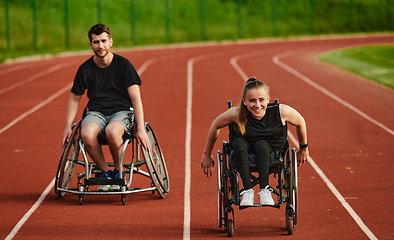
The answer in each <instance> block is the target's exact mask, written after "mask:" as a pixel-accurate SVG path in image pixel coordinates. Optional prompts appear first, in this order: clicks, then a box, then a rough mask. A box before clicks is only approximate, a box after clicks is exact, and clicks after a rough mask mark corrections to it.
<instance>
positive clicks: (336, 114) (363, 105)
mask: <svg viewBox="0 0 394 240" xmlns="http://www.w3.org/2000/svg"><path fill="white" fill-rule="evenodd" d="M393 41H394V36H393V35H385V36H365V37H347V38H342V39H341V38H327V39H317V38H315V39H308V40H288V41H272V42H271V41H266V42H251V43H239V44H213V45H204V46H194V47H191V46H186V47H175V48H170V47H164V48H162V49H141V50H131V51H124V52H119V53H120V54H122V55H124V56H125V57H127V58H128V59H129V60H130V61H131V62H132V63H133V64H134V65H135V67H136V69H140V68H141V66H147V68H146V69H145V70H144V69H140V71H143V70H144V71H143V73H142V75H141V78H142V81H143V85H142V87H141V91H142V97H143V102H144V108H145V120H146V121H147V122H149V123H150V124H151V125H152V126H153V129H154V131H155V133H156V135H157V137H158V139H159V142H160V145H161V147H162V150H163V152H164V155H165V159H166V162H167V168H168V172H169V176H170V181H171V190H170V192H169V194H168V196H167V198H166V199H160V198H159V196H158V195H157V194H156V195H152V194H150V193H139V194H132V195H128V202H127V204H126V205H125V206H123V205H122V204H121V201H120V197H119V196H101V197H100V196H86V197H85V200H86V202H85V204H84V205H83V206H80V205H79V202H78V197H77V196H76V195H72V194H66V196H65V198H63V199H62V200H58V199H57V196H56V195H55V194H54V192H53V189H51V190H50V192H49V194H48V195H47V196H46V198H45V200H44V201H43V202H42V203H41V205H39V207H38V208H37V209H36V210H35V211H34V212H33V214H32V215H31V216H30V217H28V216H26V217H28V218H27V221H26V222H24V224H23V225H22V224H20V225H17V224H18V222H19V221H20V220H21V219H22V217H23V216H24V215H25V214H26V213H27V212H28V211H29V209H31V208H32V206H33V205H34V204H35V203H36V201H37V200H38V199H39V197H40V195H41V194H42V193H43V192H44V190H45V189H46V188H47V186H48V185H49V184H50V183H51V181H52V179H53V178H54V176H55V173H56V168H57V165H58V162H59V157H60V153H61V144H60V142H61V134H62V132H63V127H64V121H65V114H66V105H67V101H68V98H69V95H70V93H69V89H70V87H67V86H69V84H70V83H71V82H72V80H73V77H74V74H75V72H76V70H77V67H78V66H79V65H80V64H81V63H82V62H83V61H84V60H85V59H87V58H88V57H89V56H90V53H89V54H87V55H78V56H68V57H57V58H51V59H44V60H39V61H29V62H20V63H14V64H4V65H1V66H0V78H1V81H0V106H1V112H2V114H1V117H0V128H1V130H0V146H1V148H0V159H1V163H2V168H1V172H0V173H1V185H0V192H1V194H0V207H1V209H2V214H1V217H0V226H1V227H0V238H6V237H7V236H8V235H9V234H10V233H11V231H12V230H13V229H14V227H15V226H21V228H20V229H19V231H17V232H16V234H15V236H14V239H85V238H86V239H115V238H118V239H125V238H140V239H181V238H183V237H184V233H183V232H184V205H185V201H184V199H185V197H184V192H185V158H186V159H187V158H188V152H185V151H186V150H185V139H186V124H187V119H186V117H187V97H188V93H187V80H188V68H187V66H188V60H190V59H192V58H194V57H198V56H204V57H203V58H197V59H194V63H193V65H190V66H192V67H193V68H189V72H190V70H191V69H192V70H193V74H192V75H189V80H193V82H192V87H193V89H192V94H193V95H192V98H191V100H192V105H191V106H192V109H190V110H191V114H192V115H191V116H192V120H191V126H192V128H191V152H190V159H191V175H190V176H191V189H190V208H191V211H190V238H191V239H198V238H204V239H207V238H221V237H224V236H225V233H223V231H222V230H221V229H219V228H218V221H217V177H216V175H217V174H215V176H214V178H211V179H208V178H206V176H204V174H203V173H202V170H201V168H200V157H201V154H202V150H203V147H204V144H205V139H206V134H207V132H208V128H209V126H210V123H211V121H212V120H213V119H214V118H215V117H216V116H217V115H218V114H219V113H221V112H223V111H224V110H226V108H227V106H226V101H227V100H232V101H233V102H234V103H235V105H237V104H238V102H239V100H240V92H241V88H242V85H243V83H244V79H243V77H242V76H241V75H240V74H242V72H243V73H244V74H246V75H247V76H256V77H257V78H258V79H260V80H263V81H265V82H266V83H267V84H268V85H269V86H270V88H271V94H270V95H271V99H274V98H278V99H279V100H280V102H281V103H286V104H289V105H291V106H293V107H294V108H296V109H297V110H299V111H300V112H301V113H302V114H303V116H304V117H305V119H306V120H307V126H308V140H309V144H310V155H311V157H312V159H313V160H314V162H315V163H316V164H317V165H318V167H320V169H321V170H322V171H323V173H324V174H325V176H326V177H327V178H328V179H329V180H330V181H331V183H332V184H333V186H335V188H336V189H337V190H338V191H339V193H340V194H341V196H343V197H344V199H345V200H346V202H345V203H344V204H345V205H346V203H347V204H349V205H350V207H351V208H352V209H353V210H354V212H355V213H356V214H357V215H358V217H359V218H360V219H361V221H362V222H363V223H364V224H365V226H366V228H367V230H366V231H368V229H369V230H370V231H371V232H372V233H373V235H374V236H376V238H378V239H389V238H394V220H393V216H394V210H393V208H392V206H391V205H392V203H393V199H394V191H393V189H394V179H393V175H392V174H391V173H390V172H391V171H392V169H394V163H393V161H392V151H391V149H392V148H391V146H392V143H393V142H394V141H393V140H394V135H393V134H392V133H390V132H389V131H390V130H391V131H393V130H394V112H393V111H392V110H393V106H394V92H393V91H392V90H390V89H388V88H385V87H382V86H379V85H376V84H374V83H372V82H369V81H366V80H364V79H361V78H360V77H358V76H355V75H353V74H349V73H346V72H344V71H341V70H339V69H337V68H335V67H332V66H329V65H327V64H325V63H322V62H319V61H318V60H317V55H318V54H319V53H322V52H325V51H329V50H333V49H337V48H343V47H351V46H357V45H364V44H380V43H393ZM293 50H297V51H296V52H292V54H291V55H288V56H283V55H282V56H281V55H279V56H278V57H279V61H280V63H279V65H278V64H275V63H274V62H273V57H274V56H275V55H277V54H281V53H285V52H288V51H293ZM236 56H238V57H237V58H235V59H234V60H235V62H236V65H238V66H239V67H240V69H241V71H240V70H238V71H237V70H236V68H234V64H233V65H232V64H230V59H231V58H233V57H236ZM147 61H148V62H147ZM144 63H145V65H144ZM58 64H65V65H59V66H58V67H57V68H55V69H53V68H52V67H54V66H56V65H58ZM283 66H288V67H290V68H291V69H293V71H294V70H295V71H296V72H297V73H296V74H298V76H296V75H294V74H292V73H290V72H289V71H287V70H286V69H284V68H283ZM288 69H289V68H288ZM300 77H301V78H300ZM305 78H307V80H308V79H309V80H311V81H313V82H314V83H315V84H318V85H319V86H320V87H322V88H324V90H323V91H326V92H327V91H328V92H329V94H333V95H335V96H336V97H338V98H340V99H341V100H340V101H345V102H346V103H347V104H350V105H352V106H353V108H356V109H358V110H359V111H361V112H362V114H366V115H367V116H369V117H370V118H372V119H374V120H375V121H376V122H375V123H373V122H371V121H370V120H368V119H367V118H366V117H365V116H362V115H360V114H359V113H357V112H355V111H354V110H352V109H350V108H349V107H346V106H345V105H343V104H341V103H340V102H338V101H336V100H334V99H333V98H332V97H330V96H328V95H327V94H325V93H323V92H322V91H320V90H318V89H317V88H315V87H313V86H312V85H310V84H307V83H306V82H305V81H303V80H302V79H304V80H305ZM21 81H24V82H21ZM18 83H20V84H18ZM22 83H23V84H22ZM15 84H17V85H15ZM63 88H66V90H63V91H62V92H60V93H59V95H58V96H57V95H56V96H54V97H53V99H52V101H48V103H47V104H45V105H43V106H42V107H41V108H39V109H37V110H36V111H34V112H31V113H30V114H28V115H27V116H25V117H24V118H22V119H21V120H20V121H18V122H16V123H15V124H13V125H12V124H11V125H9V128H8V127H7V128H5V127H6V126H7V125H8V124H10V123H12V121H14V120H15V119H16V118H18V117H19V116H21V115H22V114H24V113H26V112H28V111H29V110H31V109H32V108H34V107H35V106H37V105H38V104H40V103H42V102H43V101H45V100H47V99H48V98H50V97H51V96H52V95H54V94H55V93H57V92H59V91H60V90H61V89H63ZM189 96H190V95H189ZM85 103H86V99H84V101H83V103H82V104H81V110H82V106H83V105H84V104H85ZM78 116H80V114H79V115H78ZM376 123H377V124H382V125H384V126H385V127H387V129H389V130H388V131H387V130H385V129H383V128H382V127H381V126H378V125H377V124H376ZM289 129H290V131H291V132H293V133H294V128H292V127H289ZM226 135H227V131H226V130H224V131H222V133H221V136H220V138H219V140H218V143H217V145H216V146H215V148H214V149H215V151H216V150H219V149H220V148H221V142H222V141H223V140H226V139H227V137H226ZM293 145H294V144H293ZM215 172H216V168H215ZM136 178H137V176H136ZM271 183H272V185H274V184H275V183H274V181H273V180H272V181H271ZM137 187H138V186H137ZM186 203H187V201H186ZM298 214H299V215H298V216H299V220H298V225H297V226H296V227H295V232H294V235H293V236H292V238H299V239H368V238H369V237H368V236H367V235H366V233H365V232H364V231H363V230H362V229H361V228H360V226H359V225H358V224H357V223H356V221H355V220H354V219H353V218H352V216H351V215H350V214H349V213H348V211H347V210H346V209H345V208H344V206H343V205H342V203H341V202H340V201H339V200H338V199H337V197H336V196H335V195H334V194H333V193H332V191H331V190H330V189H329V188H328V186H327V184H326V183H325V182H324V181H323V180H322V178H321V177H320V175H319V174H318V173H317V172H316V171H315V169H314V168H313V167H312V166H311V164H310V163H307V164H305V165H303V166H302V167H300V168H299V213H298ZM186 222H188V218H186ZM235 226H236V227H237V228H236V229H235V237H237V238H248V239H279V238H283V237H285V236H284V235H285V234H286V229H285V228H284V226H285V220H284V209H283V208H281V209H280V210H278V209H271V208H258V209H245V210H242V211H240V210H238V209H235ZM187 230H188V229H187V228H186V234H185V238H186V239H187V238H188V237H189V234H188V231H187Z"/></svg>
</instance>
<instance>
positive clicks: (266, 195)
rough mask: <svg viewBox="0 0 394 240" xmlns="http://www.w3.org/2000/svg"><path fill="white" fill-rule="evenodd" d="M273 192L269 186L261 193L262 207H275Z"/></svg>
mask: <svg viewBox="0 0 394 240" xmlns="http://www.w3.org/2000/svg"><path fill="white" fill-rule="evenodd" d="M271 192H273V190H272V189H271V188H270V187H269V186H268V185H267V186H266V187H265V188H264V189H261V192H259V195H260V203H261V205H270V206H272V205H274V204H275V203H274V199H272V196H271Z"/></svg>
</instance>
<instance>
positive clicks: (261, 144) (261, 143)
mask: <svg viewBox="0 0 394 240" xmlns="http://www.w3.org/2000/svg"><path fill="white" fill-rule="evenodd" d="M253 152H255V153H260V152H262V153H268V154H269V153H270V152H271V147H270V145H269V143H268V142H267V141H265V140H258V141H257V142H256V143H255V144H254V146H253Z"/></svg>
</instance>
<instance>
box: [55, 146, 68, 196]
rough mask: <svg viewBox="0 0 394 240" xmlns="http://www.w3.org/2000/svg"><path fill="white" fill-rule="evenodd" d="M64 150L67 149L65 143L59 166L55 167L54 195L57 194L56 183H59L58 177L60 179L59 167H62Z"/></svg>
mask: <svg viewBox="0 0 394 240" xmlns="http://www.w3.org/2000/svg"><path fill="white" fill-rule="evenodd" d="M66 148H67V143H65V144H64V145H63V150H62V154H61V155H60V160H59V164H58V166H57V171H56V180H55V187H54V190H55V194H57V182H58V181H59V177H60V166H61V165H62V159H63V155H64V152H65V151H66Z"/></svg>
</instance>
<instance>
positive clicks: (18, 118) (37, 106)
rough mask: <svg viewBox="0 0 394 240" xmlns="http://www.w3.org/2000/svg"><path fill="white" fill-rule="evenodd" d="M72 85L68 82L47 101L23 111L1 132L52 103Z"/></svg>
mask: <svg viewBox="0 0 394 240" xmlns="http://www.w3.org/2000/svg"><path fill="white" fill-rule="evenodd" d="M71 86H72V83H70V84H68V85H67V86H65V87H64V88H62V89H60V90H59V91H58V92H57V93H55V94H53V95H52V96H50V97H49V98H48V99H46V100H45V101H42V102H41V103H39V104H37V105H36V106H35V107H33V108H32V109H30V110H29V111H27V112H25V113H23V114H22V115H20V116H19V117H17V118H15V119H14V120H13V121H12V122H10V123H9V124H7V125H6V126H5V127H3V128H2V129H0V134H1V133H3V132H4V131H6V130H7V129H9V128H10V127H12V126H14V125H15V124H16V123H18V122H19V121H20V120H22V119H24V118H25V117H27V116H29V115H30V114H32V113H34V112H35V111H37V110H38V109H40V108H42V107H43V106H45V105H47V104H48V103H50V102H51V101H52V100H53V99H55V98H57V97H59V96H60V95H62V94H63V93H65V92H66V91H67V90H69V89H70V88H71Z"/></svg>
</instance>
